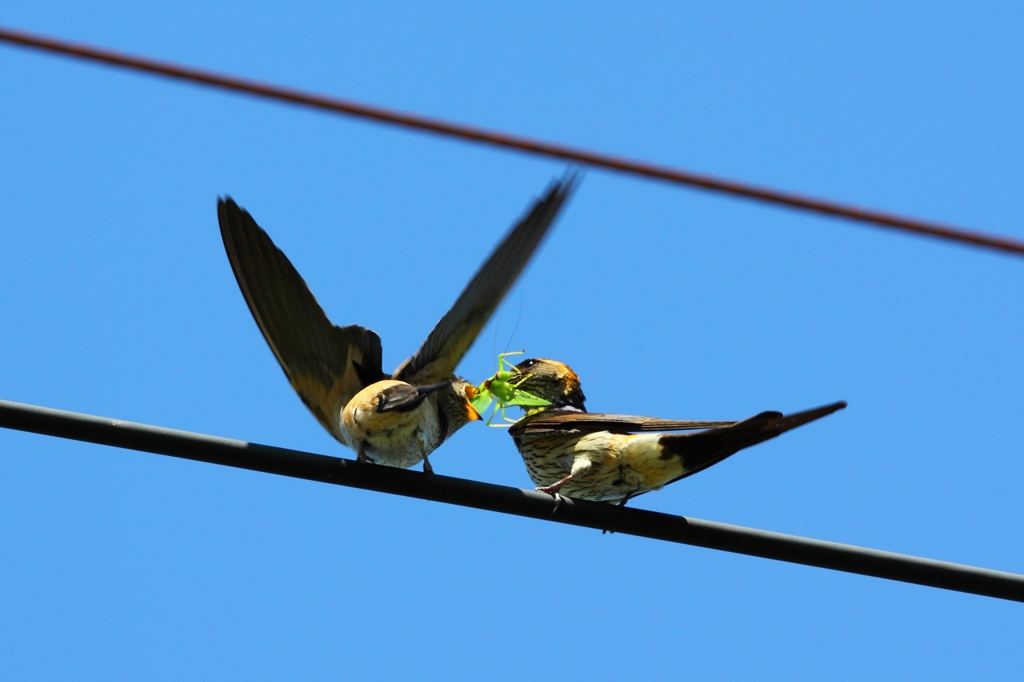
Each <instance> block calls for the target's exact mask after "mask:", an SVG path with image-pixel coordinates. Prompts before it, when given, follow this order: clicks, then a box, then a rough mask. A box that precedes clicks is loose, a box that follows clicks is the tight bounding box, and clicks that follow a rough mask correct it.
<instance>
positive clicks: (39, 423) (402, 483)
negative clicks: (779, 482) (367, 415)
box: [0, 401, 1024, 602]
mask: <svg viewBox="0 0 1024 682" xmlns="http://www.w3.org/2000/svg"><path fill="white" fill-rule="evenodd" d="M0 427H5V428H9V429H17V430H20V431H30V432H32V433H40V434H44V435H48V436H57V437H60V438H70V439H73V440H81V441H86V442H89V443H98V444H101V445H110V446H113V447H119V448H128V449H131V450H141V451H143V452H152V453H156V454H160V455H170V456H172V457H181V458H184V459H192V460H196V461H200V462H208V463H210V464H221V465H224V466H231V467H238V468H241V469H249V470H252V471H261V472H264V473H269V474H278V475H280V476H291V477H293V478H303V479H306V480H310V481H319V482H321V483H333V484H335V485H343V486H349V487H353V488H362V489H364V490H375V491H377V492H384V493H391V494H393V495H403V496H405V497H415V498H419V499H422V500H433V501H436V502H445V503H447V504H457V505H461V506H463V507H474V508H476V509H486V510H489V511H496V512H502V513H505V514H515V515H517V516H526V517H529V518H534V519H539V520H543V521H555V522H557V523H566V524H570V525H574V526H583V527H586V528H595V529H599V530H610V531H614V532H616V533H623V534H626V535H638V536H640V537H646V538H651V539H654V540H665V541H668V542H678V543H681V544H686V545H697V546H699V547H707V548H709V549H719V550H725V551H727V552H736V553H738V554H748V555H751V556H757V557H763V558H766V559H776V560H778V561H789V562H792V563H797V564H805V565H807V566H817V567H819V568H828V569H832V570H835V571H846V572H848V573H859V574H861V575H868V576H874V577H877V578H887V579H889V580H899V581H902V582H907V583H916V584H918V585H926V586H929V587H939V588H942V589H946V590H956V591H959V592H969V593H972V594H978V595H982V596H986V597H995V598H997V599H1008V600H1012V601H1019V602H1024V575H1017V574H1015V573H1004V572H1002V571H992V570H989V569H985V568H975V567H973V566H965V565H963V564H953V563H948V562H945V561H935V560H933V559H922V558H919V557H913V556H907V555H905V554H895V553H892V552H883V551H879V550H877V549H868V548H866V547H856V546H853V545H843V544H839V543H836V542H825V541H823V540H812V539H810V538H802V537H797V536H794V535H783V534H782V533H772V532H769V531H764V530H756V529H753V528H743V527H741V526H732V525H728V524H725V523H716V522H714V521H702V520H700V519H691V518H684V517H682V516H672V515H669V514H660V513H658V512H652V511H645V510H642V509H633V508H629V507H626V508H621V507H615V506H612V505H609V504H600V503H596V502H586V501H583V500H572V499H565V500H564V501H563V503H562V504H561V506H559V508H558V510H557V512H555V513H554V515H552V508H553V504H552V499H551V497H550V496H549V495H546V494H543V493H538V492H535V491H532V490H520V489H518V488H509V487H506V486H500V485H493V484H491V483H480V482H477V481H467V480H465V479H461V478H452V477H450V476H440V475H436V474H423V473H420V472H417V471H409V470H403V469H392V468H389V467H383V466H375V465H362V464H359V463H358V462H356V461H354V460H349V459H340V458H337V457H326V456H324V455H316V454H312V453H308V452H300V451H298V450H287V449H284V448H277V447H272V446H269V445H257V444H255V443H247V442H245V441H240V440H231V439H228V438H218V437H215V436H207V435H203V434H198V433H189V432H187V431H176V430H174V429H165V428H161V427H157V426H148V425H146V424H136V423H133V422H125V421H120V420H117V419H107V418H104V417H93V416H90V415H86V414H78V413H75V412H64V411H61V410H52V409H48V408H45V407H37V406H34V405H23V404H20V403H13V402H7V401H0Z"/></svg>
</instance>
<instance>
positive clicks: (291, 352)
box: [217, 197, 384, 437]
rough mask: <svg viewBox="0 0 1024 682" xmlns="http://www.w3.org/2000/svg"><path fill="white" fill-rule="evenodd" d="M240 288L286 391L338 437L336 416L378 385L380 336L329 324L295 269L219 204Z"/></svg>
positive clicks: (232, 208) (231, 205)
mask: <svg viewBox="0 0 1024 682" xmlns="http://www.w3.org/2000/svg"><path fill="white" fill-rule="evenodd" d="M217 218H218V219H219V220H220V235H221V237H222V238H223V240H224V250H225V251H227V254H228V260H229V261H230V262H231V269H232V270H234V272H235V279H237V280H238V287H239V288H240V289H241V290H242V295H243V296H244V297H245V302H246V303H248V304H249V310H250V311H251V312H252V316H253V317H254V318H256V324H257V325H259V328H260V331H261V332H263V338H265V339H266V340H267V343H268V344H269V345H270V349H271V350H272V351H274V355H275V356H276V357H277V361H278V362H279V363H281V368H282V369H283V370H284V373H285V375H286V376H287V377H288V381H289V382H290V383H291V385H292V388H294V389H295V391H296V392H297V393H298V394H299V397H300V398H302V402H304V403H305V404H306V407H308V408H309V410H310V411H311V412H312V413H313V415H314V416H315V417H316V418H317V420H318V421H319V422H320V423H321V424H323V426H324V428H326V429H327V430H328V431H330V432H331V433H332V434H333V435H334V436H335V437H338V423H339V419H340V413H341V409H342V408H343V407H344V406H345V405H346V404H347V403H348V401H349V400H351V399H352V396H354V395H355V394H356V393H358V392H359V391H360V390H362V389H363V388H364V387H366V386H368V385H369V384H371V383H373V382H375V381H379V380H380V379H383V378H384V374H383V371H382V369H381V347H380V337H379V336H377V334H376V333H375V332H373V331H371V330H369V329H366V328H364V327H359V326H356V325H352V326H349V327H337V326H335V325H334V324H332V323H331V321H330V320H329V319H327V315H326V314H324V311H323V309H322V308H321V307H320V305H319V304H318V303H317V302H316V299H315V298H313V294H312V293H310V291H309V287H307V286H306V283H305V281H303V279H302V277H301V276H300V275H299V273H298V272H297V271H296V270H295V267H294V266H293V265H292V264H291V262H290V261H289V260H288V258H287V256H285V255H284V253H282V252H281V250H280V249H278V248H277V246H275V245H274V242H273V241H271V239H270V237H269V236H268V235H267V233H266V232H264V231H263V230H262V229H261V228H260V226H259V225H257V224H256V221H255V220H253V219H252V216H250V215H249V213H248V211H245V210H242V209H240V208H239V207H238V205H237V204H236V203H235V202H234V201H233V200H232V199H231V198H230V197H226V198H224V199H221V200H219V201H218V202H217Z"/></svg>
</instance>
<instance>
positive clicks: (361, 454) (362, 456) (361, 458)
mask: <svg viewBox="0 0 1024 682" xmlns="http://www.w3.org/2000/svg"><path fill="white" fill-rule="evenodd" d="M356 461H357V462H359V463H360V464H362V465H363V466H364V467H366V468H369V466H370V465H371V464H374V461H373V460H372V459H370V458H369V457H367V456H366V445H360V446H359V450H358V451H357V452H356Z"/></svg>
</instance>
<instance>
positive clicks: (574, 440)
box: [509, 358, 846, 508]
mask: <svg viewBox="0 0 1024 682" xmlns="http://www.w3.org/2000/svg"><path fill="white" fill-rule="evenodd" d="M515 371H516V373H517V377H516V378H515V382H516V384H515V385H516V387H517V388H518V389H520V390H521V391H525V392H527V393H528V394H530V395H531V396H536V397H538V398H541V399H543V400H546V401H549V402H550V403H551V405H550V406H548V407H544V408H540V409H533V410H530V411H529V412H528V413H527V416H525V417H523V418H522V419H520V420H519V421H517V422H516V423H515V424H513V425H512V426H511V427H510V428H509V433H510V434H511V436H512V439H513V440H514V441H515V444H516V448H518V450H519V454H520V455H522V457H523V462H524V463H525V464H526V470H527V472H528V473H529V474H530V478H531V479H532V480H533V482H534V483H535V484H537V486H538V488H537V489H538V490H540V491H542V492H546V493H549V494H551V495H552V496H553V497H554V498H555V504H556V508H557V506H558V502H559V501H560V499H561V498H560V495H559V493H565V494H566V495H568V496H569V497H577V498H581V499H584V500H594V501H597V502H619V503H620V504H625V503H626V501H627V500H629V499H630V498H631V497H635V496H637V495H642V494H643V493H646V492H650V491H652V490H659V489H661V488H663V487H664V486H666V485H668V484H669V483H674V482H675V481H678V480H679V479H681V478H686V477H687V476H692V475H693V474H695V473H697V472H700V471H703V470H704V469H707V468H708V467H710V466H713V465H715V464H718V463H719V462H721V461H722V460H723V459H725V458H726V457H729V456H730V455H733V454H735V453H737V452H739V451H740V450H742V449H744V448H748V447H750V446H752V445H757V444H758V443H762V442H764V441H766V440H769V439H771V438H775V437H776V436H779V435H781V434H783V433H785V432H786V431H789V430H790V429H795V428H796V427H798V426H803V425H804V424H807V423H808V422H812V421H814V420H815V419H820V418H821V417H824V416H826V415H829V414H832V413H833V412H835V411H836V410H841V409H843V408H844V407H846V403H845V402H838V403H833V404H831V405H825V406H823V407H819V408H816V409H813V410H807V411H805V412H797V413H795V414H791V415H783V414H782V413H781V412H762V413H761V414H758V415H755V416H753V417H751V418H749V419H745V420H743V421H739V422H713V421H679V420H671V419H656V418H653V417H634V416H628V415H621V414H589V413H587V411H586V408H585V407H584V402H585V401H586V397H585V396H584V395H583V390H582V389H581V388H580V380H579V377H578V376H576V373H575V372H573V371H572V370H571V369H570V368H569V367H568V366H567V365H565V364H563V363H561V362H557V361H555V360H544V359H536V358H533V359H529V360H524V361H522V362H520V363H519V364H518V365H516V366H515ZM523 409H528V408H527V407H524V408H523ZM697 429H702V430H699V431H698V430H697ZM690 430H693V431H695V432H694V433H687V434H671V433H664V432H666V431H690ZM652 432H655V433H652ZM657 432H660V433H657Z"/></svg>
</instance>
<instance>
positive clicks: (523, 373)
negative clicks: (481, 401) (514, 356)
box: [515, 358, 587, 412]
mask: <svg viewBox="0 0 1024 682" xmlns="http://www.w3.org/2000/svg"><path fill="white" fill-rule="evenodd" d="M515 369H516V372H517V373H518V374H519V379H518V380H517V383H516V387H517V388H519V389H521V390H523V391H526V392H527V393H532V394H533V395H535V396H537V397H538V398H543V399H544V400H547V401H550V402H551V406H550V407H547V408H545V409H548V410H565V409H570V410H578V411H580V412H586V411H587V408H586V407H584V405H583V403H584V402H585V401H586V399H587V397H586V396H585V395H583V389H582V388H580V378H579V377H578V376H576V372H574V371H572V369H570V368H569V365H567V364H565V363H564V362H558V361H557V360H547V359H545V358H530V359H528V360H523V361H522V362H520V363H519V364H518V365H516V367H515Z"/></svg>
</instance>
